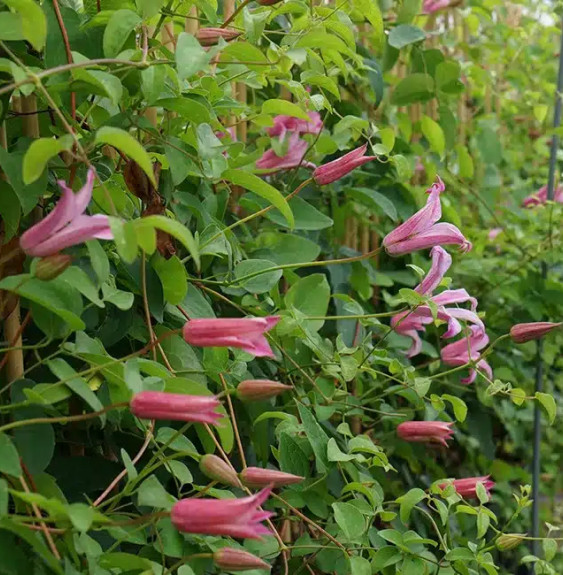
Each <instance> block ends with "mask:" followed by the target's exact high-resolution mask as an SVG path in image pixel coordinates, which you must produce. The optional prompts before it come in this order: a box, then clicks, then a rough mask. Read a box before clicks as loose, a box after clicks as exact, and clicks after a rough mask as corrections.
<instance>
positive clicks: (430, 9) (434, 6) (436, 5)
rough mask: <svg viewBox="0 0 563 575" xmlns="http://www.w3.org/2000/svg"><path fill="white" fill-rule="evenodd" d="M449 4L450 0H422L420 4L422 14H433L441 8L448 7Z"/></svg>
mask: <svg viewBox="0 0 563 575" xmlns="http://www.w3.org/2000/svg"><path fill="white" fill-rule="evenodd" d="M449 5H450V0H424V3H423V4H422V13H423V14H433V13H434V12H438V10H443V9H444V8H448V7H449Z"/></svg>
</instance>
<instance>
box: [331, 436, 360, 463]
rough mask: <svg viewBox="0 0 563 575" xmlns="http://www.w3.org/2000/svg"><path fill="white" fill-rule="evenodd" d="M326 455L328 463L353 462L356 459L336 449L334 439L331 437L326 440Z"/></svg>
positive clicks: (338, 448)
mask: <svg viewBox="0 0 563 575" xmlns="http://www.w3.org/2000/svg"><path fill="white" fill-rule="evenodd" d="M326 453H327V458H328V460H329V461H353V460H354V459H356V456H355V455H348V454H347V453H343V452H342V451H341V450H340V447H338V443H336V439H334V437H331V438H330V439H329V440H328V444H327V450H326Z"/></svg>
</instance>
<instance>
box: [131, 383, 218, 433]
mask: <svg viewBox="0 0 563 575" xmlns="http://www.w3.org/2000/svg"><path fill="white" fill-rule="evenodd" d="M219 405H221V403H220V402H219V400H218V399H217V398H216V397H215V396H213V395H182V394H179V393H165V392H163V391H141V392H140V393H137V394H136V395H135V396H134V397H133V399H132V400H131V404H130V409H131V413H133V415H136V416H137V417H140V418H141V419H172V420H175V421H190V422H193V423H211V424H214V425H215V424H217V420H219V419H221V417H222V415H221V414H220V413H219V412H218V411H216V409H217V408H218V407H219Z"/></svg>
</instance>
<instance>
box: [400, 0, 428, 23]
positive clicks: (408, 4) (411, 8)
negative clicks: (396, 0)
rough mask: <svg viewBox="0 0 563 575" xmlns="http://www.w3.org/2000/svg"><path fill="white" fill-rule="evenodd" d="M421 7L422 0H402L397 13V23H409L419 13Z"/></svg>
mask: <svg viewBox="0 0 563 575" xmlns="http://www.w3.org/2000/svg"><path fill="white" fill-rule="evenodd" d="M421 8H422V0H403V3H402V4H401V8H400V10H399V13H398V14H397V22H398V23H399V24H409V23H410V22H412V21H413V19H414V18H415V17H416V16H417V15H418V14H420V13H421Z"/></svg>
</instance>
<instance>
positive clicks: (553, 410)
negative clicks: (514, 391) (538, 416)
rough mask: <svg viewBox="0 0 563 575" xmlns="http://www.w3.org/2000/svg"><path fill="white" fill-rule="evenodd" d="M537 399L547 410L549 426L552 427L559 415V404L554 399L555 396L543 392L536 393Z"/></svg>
mask: <svg viewBox="0 0 563 575" xmlns="http://www.w3.org/2000/svg"><path fill="white" fill-rule="evenodd" d="M535 398H536V399H537V400H538V401H539V402H540V404H541V406H542V407H543V408H544V409H545V412H546V413H547V417H548V420H549V424H550V425H551V424H552V423H553V422H554V421H555V416H556V415H557V404H556V403H555V399H553V396H552V395H550V394H549V393H542V392H541V391H536V395H535Z"/></svg>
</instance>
